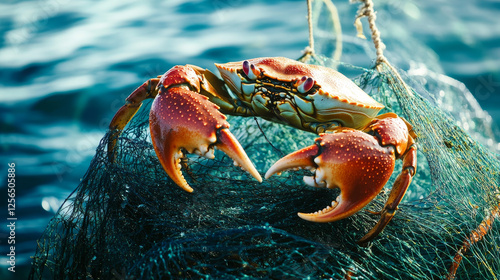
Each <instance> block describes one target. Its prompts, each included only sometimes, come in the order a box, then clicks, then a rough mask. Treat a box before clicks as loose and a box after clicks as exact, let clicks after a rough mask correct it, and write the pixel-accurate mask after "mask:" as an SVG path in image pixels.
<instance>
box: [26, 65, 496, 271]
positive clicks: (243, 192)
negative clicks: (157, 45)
mask: <svg viewBox="0 0 500 280" xmlns="http://www.w3.org/2000/svg"><path fill="white" fill-rule="evenodd" d="M328 61H329V60H328V59H327V58H324V57H320V56H314V57H311V58H310V62H315V63H323V64H324V63H325V62H328ZM340 67H345V68H351V69H354V67H351V66H349V65H346V64H341V65H340ZM356 70H359V71H362V72H363V73H362V75H360V76H359V78H358V79H357V80H356V81H357V83H358V84H359V85H360V86H361V88H363V90H365V91H366V92H368V93H369V94H370V95H371V96H372V97H373V98H374V99H376V100H377V101H379V102H381V103H383V104H385V105H386V106H387V109H385V110H387V111H392V112H395V113H397V114H398V115H400V116H402V117H404V118H405V119H406V120H408V121H409V122H410V123H411V124H413V126H414V130H415V132H416V133H417V135H418V147H419V154H418V157H419V163H418V168H417V174H416V176H415V177H414V179H413V182H412V184H411V185H410V188H409V190H408V192H407V195H406V197H405V199H404V201H403V203H401V204H400V207H399V209H400V210H399V211H398V212H397V214H396V215H395V217H394V218H393V220H392V221H391V222H390V223H389V225H388V226H387V227H386V229H385V230H384V232H383V233H382V234H380V236H379V237H378V238H377V239H376V240H375V241H373V242H371V243H370V244H369V245H368V246H367V247H360V246H358V245H356V243H355V242H356V240H358V239H359V238H361V237H362V236H363V235H364V234H365V233H366V232H368V231H369V230H370V229H371V228H372V227H373V226H374V225H375V223H376V222H377V220H378V216H376V215H373V214H370V213H368V212H367V211H364V210H363V211H360V212H359V213H357V214H355V215H354V216H352V217H350V218H347V219H344V220H341V221H338V222H334V223H328V224H317V223H311V222H307V221H304V220H301V219H300V218H298V217H297V215H296V214H295V213H296V212H297V211H301V212H308V211H315V210H317V209H321V208H323V206H324V205H328V204H330V202H331V201H332V200H333V199H334V198H335V197H336V195H338V191H336V190H328V189H318V188H311V187H307V186H305V184H304V183H303V182H302V179H301V178H302V176H304V175H306V173H307V171H300V172H293V173H286V176H273V177H271V178H270V179H268V180H266V181H264V183H262V184H259V183H257V182H256V181H255V180H254V179H253V178H251V177H249V175H248V174H247V173H245V172H244V171H242V170H241V169H239V168H238V167H234V166H233V163H232V160H231V159H230V158H228V157H227V156H225V155H224V154H223V153H222V152H218V151H217V152H216V160H206V159H204V158H200V157H198V156H189V157H188V158H187V160H186V161H185V162H184V164H183V166H184V167H183V172H184V174H185V178H186V179H187V181H188V183H189V184H190V185H192V186H194V187H195V191H194V192H193V193H186V192H184V191H182V190H181V189H180V188H179V187H178V186H176V185H175V184H174V183H173V182H172V181H171V180H170V179H169V178H168V177H167V175H166V174H165V172H164V171H163V169H162V167H161V164H160V163H159V161H158V159H157V157H156V155H155V152H154V150H153V147H152V144H151V140H150V136H149V127H148V112H149V106H150V103H146V104H145V105H144V106H143V107H142V108H141V110H140V111H139V113H138V114H137V115H136V116H135V117H134V119H133V120H132V122H131V123H130V124H129V125H128V127H127V129H126V130H125V131H124V132H123V133H122V134H121V136H120V137H119V140H118V141H119V144H118V146H119V153H118V155H117V158H116V161H115V163H110V162H109V160H108V157H107V151H106V149H105V147H106V145H107V142H108V140H109V138H108V137H110V136H109V135H110V134H109V133H108V134H107V135H106V136H105V137H104V138H103V139H102V140H101V143H100V145H99V146H98V148H97V151H96V155H95V157H94V158H93V160H92V162H91V164H90V167H89V169H88V171H87V173H86V174H85V176H84V178H83V180H82V182H81V183H80V185H79V186H78V187H77V189H76V190H75V192H74V193H73V195H71V196H70V197H69V198H68V199H67V201H66V202H65V203H64V204H63V206H62V207H61V208H60V210H59V211H58V213H57V214H56V216H55V217H54V218H53V219H52V220H51V221H50V223H49V225H48V226H47V229H46V230H45V232H44V234H43V236H42V237H41V238H40V240H39V247H38V250H37V253H36V256H35V257H34V259H33V267H32V271H31V275H30V278H31V279H35V278H47V279H60V278H67V279H84V278H87V279H88V278H92V279H112V278H116V279H186V278H187V279H189V278H193V279H200V278H209V277H213V278H215V279H240V278H244V277H249V278H267V279H303V278H310V279H328V278H333V279H338V278H356V279H389V278H390V279H394V278H397V279H440V278H453V277H454V276H455V274H456V277H457V278H458V279H498V278H497V275H500V250H499V246H500V238H499V235H498V230H499V223H498V222H495V218H497V217H498V205H499V193H498V191H499V182H500V181H499V178H500V164H499V161H498V158H497V157H496V155H495V154H494V153H492V152H491V151H489V150H488V149H487V148H486V147H485V146H483V145H482V144H480V143H478V142H477V141H476V140H474V139H472V138H471V137H470V136H469V134H467V133H466V132H464V130H463V129H462V128H461V127H460V126H458V125H457V121H456V120H455V119H454V118H457V117H460V114H463V113H464V112H466V113H467V114H468V115H469V116H471V117H470V118H467V119H463V120H461V121H462V123H463V122H467V123H468V124H469V125H470V127H475V128H476V129H475V130H474V131H475V132H474V131H473V133H474V134H477V135H475V138H479V139H482V138H484V139H487V138H488V137H490V135H487V134H488V131H489V130H485V128H488V129H489V124H488V123H487V122H485V121H484V120H483V119H482V118H474V117H473V116H478V114H480V113H481V112H480V111H477V109H475V108H474V107H473V106H471V105H470V103H468V101H467V98H466V95H467V94H468V91H467V89H464V88H462V87H456V86H454V85H452V84H450V83H448V82H447V81H448V80H446V79H443V76H439V75H435V74H433V73H432V72H430V71H427V72H419V73H418V75H412V77H410V76H409V75H408V74H407V73H405V72H403V71H398V73H395V72H394V68H392V67H391V66H388V65H387V64H385V63H380V64H378V66H377V69H359V68H356ZM402 80H404V81H405V83H402ZM423 81H425V82H423ZM439 91H442V92H444V93H445V94H444V95H442V94H438V92H439ZM434 92H435V93H434ZM447 100H453V102H454V103H453V104H454V106H460V107H459V108H460V109H459V110H456V109H457V108H455V109H453V110H452V111H446V110H445V111H443V110H442V109H441V108H440V106H441V105H442V104H443V101H447ZM441 107H443V106H441ZM446 108H448V107H446ZM384 112H385V111H384ZM384 112H381V113H384ZM229 122H230V123H231V131H232V132H233V134H234V135H235V136H236V137H237V138H238V139H239V141H240V142H241V144H242V146H243V148H244V149H245V150H246V152H247V154H248V155H249V156H250V158H251V159H252V161H253V162H254V163H255V165H256V168H257V169H258V170H259V171H260V172H263V171H265V170H267V169H268V168H269V167H270V166H271V165H272V163H274V162H275V161H276V160H278V159H279V158H280V157H282V156H283V155H284V154H287V153H290V152H292V151H295V150H297V149H299V148H302V147H305V146H308V145H310V144H311V143H312V142H313V139H314V138H315V137H316V135H313V134H310V133H306V132H303V131H298V130H296V129H292V128H289V127H284V126H281V125H278V124H274V123H271V122H266V121H263V120H258V123H257V121H256V120H255V119H253V118H241V117H229ZM257 124H258V125H257ZM484 131H486V132H484ZM481 137H482V138H481ZM398 164H399V166H396V168H395V170H400V164H401V163H398ZM396 176H397V172H395V174H393V176H392V178H391V180H390V181H389V182H388V183H387V186H391V185H392V183H393V182H394V179H395V177H396ZM387 195H388V192H387V190H385V191H383V192H382V193H381V194H380V195H379V196H378V197H377V198H376V199H375V200H374V201H373V202H372V203H371V204H369V206H368V207H367V209H370V210H373V211H377V210H379V209H381V208H382V206H383V205H384V203H385V201H386V199H387Z"/></svg>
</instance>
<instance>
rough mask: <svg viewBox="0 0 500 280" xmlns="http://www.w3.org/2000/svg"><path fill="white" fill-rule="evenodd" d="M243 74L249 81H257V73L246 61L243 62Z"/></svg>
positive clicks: (253, 66)
mask: <svg viewBox="0 0 500 280" xmlns="http://www.w3.org/2000/svg"><path fill="white" fill-rule="evenodd" d="M243 72H244V73H245V75H247V77H248V78H250V79H251V80H255V79H257V76H258V75H259V71H258V70H257V69H256V68H255V65H253V64H251V63H250V62H248V60H245V61H243Z"/></svg>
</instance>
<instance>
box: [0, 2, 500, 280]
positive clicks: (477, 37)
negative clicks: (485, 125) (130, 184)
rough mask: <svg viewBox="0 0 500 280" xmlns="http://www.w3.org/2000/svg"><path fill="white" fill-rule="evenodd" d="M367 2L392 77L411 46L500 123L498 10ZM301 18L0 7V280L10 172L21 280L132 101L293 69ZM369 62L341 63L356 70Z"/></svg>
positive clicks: (127, 6)
mask: <svg viewBox="0 0 500 280" xmlns="http://www.w3.org/2000/svg"><path fill="white" fill-rule="evenodd" d="M345 2H347V1H336V4H337V5H338V8H339V11H340V17H341V20H342V26H343V29H344V33H345V34H347V35H349V36H347V37H346V39H349V40H355V39H352V38H354V37H355V34H356V33H355V30H354V27H353V26H352V22H353V17H354V14H355V12H356V10H357V7H356V6H350V5H348V4H347V3H345ZM376 2H377V4H378V8H379V13H378V17H379V22H380V28H381V31H382V32H383V33H382V36H383V38H384V39H385V40H386V43H387V51H386V52H387V53H388V56H389V57H391V56H390V53H391V52H392V53H393V54H394V57H395V58H394V59H395V64H396V65H397V66H399V67H401V68H403V69H407V68H408V67H409V65H410V63H409V61H410V60H413V59H415V60H418V58H419V57H420V58H422V56H420V55H418V53H415V57H413V55H412V54H413V52H414V50H413V49H403V48H402V47H401V44H397V43H396V42H398V41H399V42H401V41H408V40H410V39H411V40H415V42H418V44H421V46H422V47H423V48H425V50H426V52H425V55H426V56H424V57H426V58H427V56H428V57H430V58H429V60H432V62H429V63H430V64H432V66H434V67H435V68H442V71H443V72H444V73H445V74H447V75H449V76H451V77H453V78H455V79H458V80H460V81H462V82H464V83H465V84H466V85H467V87H468V88H469V89H470V91H471V92H472V93H473V94H474V95H475V96H476V98H477V100H478V101H479V103H480V104H481V106H482V107H483V109H485V110H486V111H488V112H489V114H490V115H491V116H492V117H493V120H494V122H496V123H500V106H499V105H500V47H499V46H500V28H497V27H498V25H499V20H498V13H499V11H500V3H499V2H498V1H468V0H461V1H429V0H425V1H416V2H404V1H397V0H393V1H376ZM305 15H306V4H305V1H290V0H289V1H285V0H281V1H272V2H271V1H241V0H236V1H235V0H233V1H230V0H214V1H206V0H205V1H201V0H200V1H179V0H175V1H171V0H169V1H168V2H167V1H131V0H120V1H100V2H97V1H88V0H81V1H68V0H37V1H33V0H27V1H9V0H7V1H3V2H2V3H0V132H1V134H0V178H1V182H2V183H1V184H0V193H1V195H0V198H1V202H0V213H2V214H1V215H0V225H1V226H0V278H2V279H5V278H6V277H13V276H14V274H12V273H10V272H8V271H7V268H8V263H7V256H6V254H7V253H9V250H8V247H7V240H8V234H9V233H8V231H7V227H6V226H5V225H7V224H8V222H7V220H6V215H7V205H6V204H7V203H6V202H7V183H6V179H7V168H8V167H7V164H8V163H11V162H14V163H15V164H16V172H15V176H16V210H15V217H16V218H18V220H17V221H16V231H15V234H16V235H15V238H16V239H15V240H16V244H15V245H16V248H15V253H16V274H15V275H16V276H18V277H19V276H22V275H24V274H25V273H26V271H27V269H28V267H29V263H30V259H29V258H30V256H32V255H34V252H35V249H36V240H37V239H38V237H39V236H40V234H41V233H42V232H43V230H44V228H45V226H46V224H47V223H48V221H49V219H50V218H51V217H52V216H53V215H54V213H55V212H56V211H57V209H58V207H59V206H60V205H61V203H62V202H63V200H64V199H65V198H66V197H67V196H68V195H69V194H70V193H71V191H72V190H73V189H74V188H75V187H76V186H77V185H78V183H79V181H80V179H81V178H82V176H83V175H84V173H85V171H86V169H87V168H88V166H89V163H90V160H91V158H92V156H93V154H94V151H95V148H96V146H97V145H98V142H99V140H100V138H101V137H102V136H103V135H104V133H105V131H106V128H107V125H108V124H109V121H110V119H111V118H112V116H113V115H114V113H115V112H116V110H117V109H118V108H119V107H120V106H121V105H122V104H123V100H124V99H125V98H126V96H127V95H128V94H129V93H130V92H131V91H133V90H134V89H135V88H136V87H137V86H138V85H140V84H141V83H142V82H143V81H145V80H147V79H149V78H151V77H154V76H156V75H158V74H162V73H163V72H164V71H166V70H168V69H169V68H170V67H172V66H174V65H176V64H187V63H189V64H196V65H199V66H202V67H206V68H209V69H212V70H214V69H215V68H214V66H213V63H214V62H227V61H237V60H243V59H245V58H253V57H260V56H286V57H290V58H297V57H299V56H300V55H301V51H302V50H303V49H304V47H306V46H307V44H308V33H307V32H308V29H307V24H306V19H305ZM384 31H385V34H384ZM398 48H400V49H398ZM404 53H409V54H410V55H403V59H397V55H396V54H404ZM417 56H418V57H417ZM373 58H374V56H372V57H369V58H367V57H366V56H362V55H358V54H357V53H354V52H347V53H344V56H343V60H345V61H347V62H349V63H353V64H355V65H359V66H363V67H369V66H370V65H371V64H372V62H373ZM431 58H432V59H431Z"/></svg>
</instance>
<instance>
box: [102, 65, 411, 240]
mask: <svg viewBox="0 0 500 280" xmlns="http://www.w3.org/2000/svg"><path fill="white" fill-rule="evenodd" d="M216 67H217V69H218V70H219V72H220V74H221V76H222V80H221V79H219V78H218V77H217V76H216V75H215V74H213V73H212V72H210V71H208V70H206V69H202V68H200V67H197V66H193V65H186V66H175V67H173V68H172V69H170V70H169V71H167V72H166V73H165V74H163V75H162V76H161V77H158V78H153V79H150V80H148V81H146V82H145V83H144V84H143V85H142V86H140V87H139V88H137V89H136V90H135V91H134V92H133V93H132V94H131V95H130V96H129V97H128V98H127V99H126V104H125V105H124V106H122V107H121V108H120V109H119V111H118V112H117V113H116V115H115V116H114V118H113V120H112V121H111V124H110V129H111V130H113V131H114V132H115V133H114V137H112V140H111V141H110V142H109V144H108V152H109V153H110V157H111V160H113V154H114V152H115V145H116V136H117V135H118V133H119V132H120V131H122V130H123V128H124V127H125V126H126V125H127V123H128V122H129V121H130V120H131V118H132V117H133V116H134V114H135V113H136V112H137V110H138V109H139V107H140V106H141V104H142V102H143V101H144V100H145V99H148V98H154V101H153V104H152V106H151V112H150V116H149V123H150V130H151V139H152V142H153V147H154V149H155V151H156V154H157V156H158V158H159V160H160V162H161V164H162V166H163V168H164V169H165V172H166V173H167V174H168V176H169V177H170V178H171V179H172V180H173V181H174V182H175V183H176V184H177V185H179V186H180V187H181V188H183V189H184V190H186V191H188V192H192V191H193V189H192V188H191V187H190V186H189V184H188V183H187V182H186V180H185V179H184V177H183V175H182V173H181V166H180V160H181V158H182V157H184V153H186V152H188V153H196V154H198V155H201V156H205V157H208V158H213V157H214V154H213V148H214V147H217V148H219V149H220V150H222V151H223V152H225V153H226V154H227V155H228V156H230V157H231V158H232V159H233V160H234V161H235V162H236V163H237V164H238V165H240V166H241V167H242V168H243V169H244V170H246V171H248V172H249V173H250V174H251V175H252V176H253V177H254V178H255V179H257V180H258V181H259V182H261V181H262V178H261V176H260V174H259V172H258V171H257V170H256V169H255V167H254V165H253V164H252V162H251V161H250V159H249V158H248V156H247V155H246V153H245V151H244V150H243V148H242V147H241V145H240V144H239V142H238V140H237V139H236V138H235V137H234V136H233V134H232V133H231V132H230V131H229V124H228V122H227V121H226V116H225V115H224V114H229V115H238V116H259V117H262V118H264V119H266V120H270V121H274V122H278V123H283V124H287V125H290V126H293V127H295V128H298V129H302V130H305V131H309V132H313V133H316V134H319V135H320V137H319V138H317V139H316V141H315V144H314V145H312V146H310V147H307V148H304V149H301V150H299V151H296V152H294V153H292V154H289V155H287V156H285V157H284V158H282V159H280V160H279V161H278V162H276V163H275V164H274V165H273V166H272V167H271V168H270V169H269V170H268V171H267V173H266V175H265V177H266V178H269V177H270V176H272V175H273V174H275V173H279V172H282V171H285V170H288V169H294V168H297V167H307V168H308V169H310V170H311V171H312V172H313V173H314V174H313V176H310V177H309V176H306V177H304V182H305V183H306V184H308V185H311V186H315V187H326V188H340V191H341V192H340V195H339V196H338V198H337V199H336V200H335V201H333V202H332V205H331V206H328V207H326V208H325V209H323V210H320V211H317V212H315V213H310V214H304V213H299V216H300V217H301V218H303V219H306V220H309V221H313V222H333V221H337V220H340V219H343V218H346V217H349V216H351V215H353V214H354V213H356V212H357V211H359V210H361V209H362V208H363V207H364V206H366V205H367V204H368V203H369V202H370V201H371V200H372V199H373V198H374V197H375V196H377V195H378V193H379V192H380V191H381V190H382V188H383V187H384V185H385V184H386V183H387V181H388V180H389V177H390V176H391V174H392V172H393V170H394V163H395V160H396V159H402V161H403V169H402V171H401V174H400V175H399V176H398V177H397V179H396V181H395V183H394V185H393V187H392V190H391V193H390V195H389V198H388V200H387V202H386V204H385V206H384V208H383V209H382V210H381V211H380V212H379V214H380V215H381V218H380V220H379V222H378V223H377V225H375V227H374V228H373V229H372V230H370V232H368V233H367V234H366V235H365V236H364V237H363V238H362V239H360V240H359V241H358V243H360V244H361V243H366V242H368V241H370V240H372V239H373V238H375V237H376V236H377V235H378V234H379V233H380V232H381V231H382V230H383V229H384V227H385V226H386V225H387V224H388V223H389V221H390V220H391V219H392V217H393V216H394V213H395V211H396V209H397V206H398V204H399V202H400V201H401V199H402V198H403V196H404V194H405V192H406V190H407V188H408V186H409V185H410V182H411V179H412V177H413V175H414V174H415V172H416V161H417V149H416V145H415V139H416V135H415V133H414V132H413V130H412V127H411V125H410V124H409V123H407V122H406V121H404V120H403V119H401V118H400V117H398V116H397V115H396V114H393V113H387V114H383V115H379V116H377V114H378V112H379V111H380V110H381V109H382V108H384V106H383V105H382V104H380V103H378V102H376V101H375V100H373V99H372V98H371V97H370V96H369V95H367V94H366V93H365V92H364V91H363V90H361V89H360V88H359V87H358V86H356V85H355V84H354V83H353V82H352V81H351V80H349V79H348V78H347V77H345V76H343V75H342V74H340V73H339V72H337V71H335V70H333V69H330V68H326V67H322V66H316V65H307V64H304V63H301V62H298V61H295V60H291V59H288V58H283V57H275V58H255V59H251V60H245V61H241V62H231V63H226V64H216ZM228 89H229V90H228Z"/></svg>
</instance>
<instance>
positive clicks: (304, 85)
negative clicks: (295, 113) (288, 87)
mask: <svg viewBox="0 0 500 280" xmlns="http://www.w3.org/2000/svg"><path fill="white" fill-rule="evenodd" d="M313 86H314V79H313V78H311V77H306V76H304V77H302V79H300V81H299V82H298V86H297V90H298V91H299V92H300V93H306V92H308V91H309V90H310V89H311V88H312V87H313Z"/></svg>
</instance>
